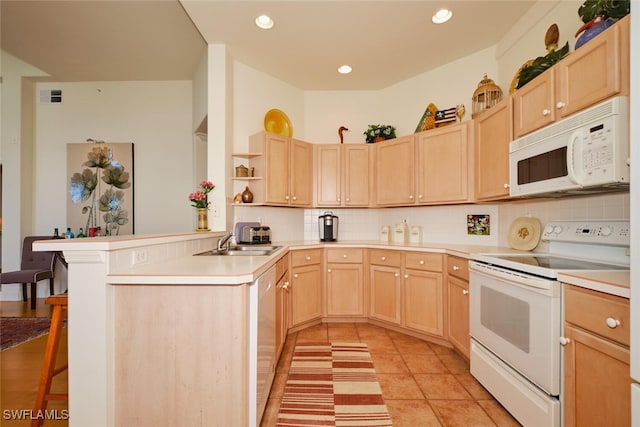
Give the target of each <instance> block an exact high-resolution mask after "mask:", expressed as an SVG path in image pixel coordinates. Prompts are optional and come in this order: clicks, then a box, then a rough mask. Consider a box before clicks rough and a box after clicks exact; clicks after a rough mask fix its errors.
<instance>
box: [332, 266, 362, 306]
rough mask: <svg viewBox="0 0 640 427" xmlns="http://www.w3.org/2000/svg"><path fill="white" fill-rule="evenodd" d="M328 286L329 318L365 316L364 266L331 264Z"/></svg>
mask: <svg viewBox="0 0 640 427" xmlns="http://www.w3.org/2000/svg"><path fill="white" fill-rule="evenodd" d="M326 284H327V315H328V316H363V315H364V293H363V292H364V280H363V267H362V264H333V263H332V264H329V265H328V268H327V280H326Z"/></svg>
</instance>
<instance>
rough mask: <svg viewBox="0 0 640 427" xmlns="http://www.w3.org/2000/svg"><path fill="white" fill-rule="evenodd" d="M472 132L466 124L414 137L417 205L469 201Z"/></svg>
mask: <svg viewBox="0 0 640 427" xmlns="http://www.w3.org/2000/svg"><path fill="white" fill-rule="evenodd" d="M471 132H472V129H471V128H470V125H469V123H460V124H455V125H449V126H445V127H443V128H439V129H433V130H429V131H425V132H421V133H418V134H416V135H415V149H416V165H417V175H416V183H417V197H416V202H417V203H419V204H446V203H462V202H468V201H471V200H472V198H473V195H472V192H471V191H470V189H472V188H473V185H472V178H473V169H472V168H471V167H470V159H469V155H470V153H471V144H470V142H471V138H470V133H471Z"/></svg>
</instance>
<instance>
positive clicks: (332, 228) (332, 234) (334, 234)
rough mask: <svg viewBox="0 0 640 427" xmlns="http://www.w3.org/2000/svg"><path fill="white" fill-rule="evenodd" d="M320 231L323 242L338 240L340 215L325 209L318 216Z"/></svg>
mask: <svg viewBox="0 0 640 427" xmlns="http://www.w3.org/2000/svg"><path fill="white" fill-rule="evenodd" d="M318 233H319V234H320V241H321V242H335V241H336V240H338V217H337V216H335V215H334V214H333V212H331V211H325V213H324V214H323V215H320V216H319V217H318Z"/></svg>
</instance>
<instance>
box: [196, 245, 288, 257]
mask: <svg viewBox="0 0 640 427" xmlns="http://www.w3.org/2000/svg"><path fill="white" fill-rule="evenodd" d="M281 247H282V246H263V245H260V246H255V245H237V246H229V249H225V250H221V251H218V250H216V249H213V250H210V251H205V252H200V253H199V254H195V255H196V256H199V255H209V256H214V255H215V256H265V255H271V254H272V253H274V252H275V251H277V250H278V249H280V248H281Z"/></svg>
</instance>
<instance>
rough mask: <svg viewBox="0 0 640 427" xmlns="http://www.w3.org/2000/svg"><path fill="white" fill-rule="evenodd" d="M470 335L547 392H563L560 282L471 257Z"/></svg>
mask: <svg viewBox="0 0 640 427" xmlns="http://www.w3.org/2000/svg"><path fill="white" fill-rule="evenodd" d="M469 267H470V272H469V295H470V308H469V316H470V333H471V336H472V337H473V339H475V340H476V341H477V342H479V343H480V344H482V345H483V346H484V347H486V348H487V349H488V350H490V351H491V352H492V353H493V354H495V355H496V356H497V357H498V358H500V359H501V360H502V361H503V362H505V363H506V364H507V365H509V366H511V367H512V368H513V369H515V370H516V371H518V372H519V373H520V374H522V375H523V376H525V377H526V378H527V379H528V380H529V381H531V382H532V383H534V384H536V385H537V386H538V387H540V388H541V389H542V390H544V391H545V392H546V393H548V394H549V395H552V396H558V395H559V394H560V341H559V340H560V328H561V317H560V316H561V311H560V310H561V307H560V283H559V282H557V281H555V280H548V279H543V278H539V277H536V276H531V275H528V274H522V273H518V272H514V271H511V270H507V269H503V268H500V267H495V266H492V265H486V264H482V263H478V262H476V261H470V263H469Z"/></svg>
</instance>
